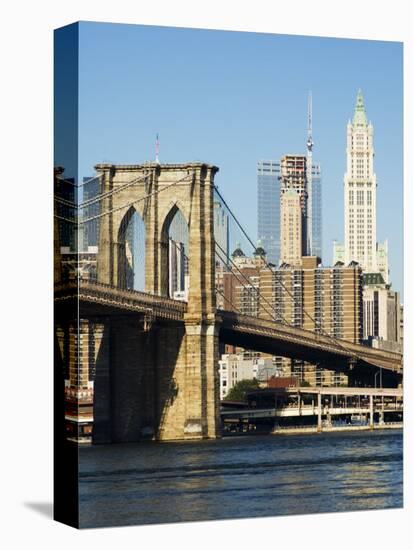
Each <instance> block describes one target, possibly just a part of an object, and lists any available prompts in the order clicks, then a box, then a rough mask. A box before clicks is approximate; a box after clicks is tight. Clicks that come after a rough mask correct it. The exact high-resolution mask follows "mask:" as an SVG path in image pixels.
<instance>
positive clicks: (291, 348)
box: [55, 279, 402, 374]
mask: <svg viewBox="0 0 413 550" xmlns="http://www.w3.org/2000/svg"><path fill="white" fill-rule="evenodd" d="M55 299H56V301H57V302H59V301H65V300H68V299H77V300H79V301H80V302H81V303H83V304H90V305H93V304H95V305H99V306H102V307H103V308H110V310H111V311H117V312H135V313H138V314H142V315H147V316H149V317H151V318H154V319H159V320H166V321H174V322H184V317H185V313H186V311H187V303H186V302H183V301H178V300H173V299H171V298H166V297H163V296H156V295H153V294H148V293H145V292H138V291H136V290H126V289H120V288H116V287H113V286H111V285H106V284H103V283H97V282H94V281H90V280H82V279H79V280H75V281H71V282H69V283H65V284H60V285H57V286H56V287H55ZM217 318H218V319H217V320H218V322H219V321H220V322H221V328H220V340H221V341H223V342H225V343H228V344H234V345H237V346H240V347H243V348H245V349H255V350H257V351H262V352H267V353H272V354H273V355H285V356H287V357H290V356H291V357H297V358H302V359H304V360H307V361H310V362H311V361H313V362H318V361H319V360H320V358H321V360H324V361H327V362H329V363H331V364H334V362H340V361H341V362H343V360H348V359H354V360H356V361H358V362H359V363H362V364H364V365H368V366H372V367H379V368H383V369H387V370H390V371H393V372H395V373H398V374H401V373H402V356H401V355H400V354H398V353H392V352H388V351H384V350H378V349H373V348H370V347H367V346H363V345H360V344H353V343H351V342H347V341H341V340H339V339H336V338H335V339H332V338H330V337H328V336H325V335H322V334H316V333H314V332H311V331H308V330H304V329H301V328H297V327H291V326H288V325H285V324H283V323H278V322H275V321H270V320H266V319H261V318H256V317H249V316H247V315H241V314H238V313H234V312H232V311H225V310H217Z"/></svg>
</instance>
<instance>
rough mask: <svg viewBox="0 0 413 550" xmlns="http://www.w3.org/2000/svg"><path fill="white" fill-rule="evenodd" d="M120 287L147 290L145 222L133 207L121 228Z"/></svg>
mask: <svg viewBox="0 0 413 550" xmlns="http://www.w3.org/2000/svg"><path fill="white" fill-rule="evenodd" d="M118 287H120V288H124V289H128V290H140V291H144V290H145V222H144V221H143V219H142V216H141V215H140V214H139V213H138V212H137V211H136V210H135V208H134V207H133V206H131V207H130V208H129V210H128V211H127V212H126V214H125V215H124V217H123V219H122V221H121V224H120V226H119V233H118Z"/></svg>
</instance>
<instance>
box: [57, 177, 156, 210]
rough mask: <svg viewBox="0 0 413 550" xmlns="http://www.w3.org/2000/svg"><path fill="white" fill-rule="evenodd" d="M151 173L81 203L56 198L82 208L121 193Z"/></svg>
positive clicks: (66, 204) (61, 202)
mask: <svg viewBox="0 0 413 550" xmlns="http://www.w3.org/2000/svg"><path fill="white" fill-rule="evenodd" d="M149 176H150V174H145V175H144V176H140V177H138V178H135V179H134V180H132V181H128V182H126V183H125V184H123V185H121V186H119V187H116V188H115V189H112V190H111V191H106V193H102V194H100V195H97V196H96V197H92V198H90V199H87V200H85V201H83V202H80V203H79V204H76V203H74V202H73V201H68V200H66V199H62V198H61V197H55V198H54V200H55V201H56V202H58V203H60V204H64V205H65V206H71V207H73V208H77V209H81V208H88V207H89V206H91V205H92V204H94V203H96V202H100V201H103V200H104V199H106V198H108V197H111V196H112V195H114V194H115V193H119V192H120V191H124V190H125V189H127V188H128V187H130V186H131V185H135V184H136V183H139V182H140V181H143V180H146V179H147V178H149Z"/></svg>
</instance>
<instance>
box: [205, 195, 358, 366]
mask: <svg viewBox="0 0 413 550" xmlns="http://www.w3.org/2000/svg"><path fill="white" fill-rule="evenodd" d="M214 189H215V191H216V193H217V195H218V196H219V198H220V199H221V200H222V203H223V204H224V206H225V207H226V208H227V210H228V212H229V213H230V214H231V216H232V218H233V219H234V221H235V222H236V224H237V225H238V227H239V228H240V230H241V231H242V233H243V235H244V236H245V238H246V239H247V241H248V242H249V243H250V244H251V246H252V247H253V249H255V244H254V243H253V241H252V240H251V239H250V237H249V235H248V234H247V233H246V231H245V229H244V228H243V226H242V225H241V223H240V222H239V221H238V219H237V217H236V216H235V214H234V213H233V212H232V210H231V208H230V207H229V206H228V204H227V202H226V201H225V199H224V197H223V196H222V195H221V193H220V192H219V191H218V189H217V187H216V186H214ZM264 262H265V265H266V267H268V268H269V269H270V270H271V272H272V273H275V271H274V270H273V268H272V266H271V264H270V263H268V262H267V261H266V260H265V259H264ZM279 283H280V285H281V286H282V288H283V289H284V290H285V291H286V293H287V294H288V295H289V296H290V298H291V299H292V300H293V302H294V303H295V304H297V301H296V299H295V298H294V295H293V294H292V293H291V292H290V291H289V290H288V289H287V287H286V286H285V285H284V283H283V282H282V281H281V280H280V281H279ZM302 309H303V313H304V314H305V315H306V316H307V317H308V318H309V319H310V320H311V321H312V322H313V323H314V325H315V326H316V327H317V328H318V329H319V330H320V331H321V332H322V333H323V334H324V335H325V336H326V337H328V338H330V340H332V341H333V342H334V343H335V344H337V345H338V346H340V347H341V348H342V349H343V350H344V351H346V352H348V353H351V354H352V355H354V356H355V357H358V358H360V357H359V356H358V355H357V354H356V353H354V352H352V351H351V352H350V350H349V349H348V348H347V347H346V346H345V345H344V344H343V343H342V341H341V340H340V339H338V338H335V337H334V336H332V335H330V334H329V333H328V332H326V331H325V330H324V329H323V328H322V327H321V325H320V323H318V321H316V320H315V319H314V318H313V317H312V316H311V315H310V314H309V313H308V312H307V311H306V309H305V308H304V307H303V308H302Z"/></svg>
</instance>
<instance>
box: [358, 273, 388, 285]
mask: <svg viewBox="0 0 413 550" xmlns="http://www.w3.org/2000/svg"><path fill="white" fill-rule="evenodd" d="M384 284H386V282H385V280H384V279H383V275H382V274H381V273H364V274H363V286H369V285H384Z"/></svg>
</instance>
